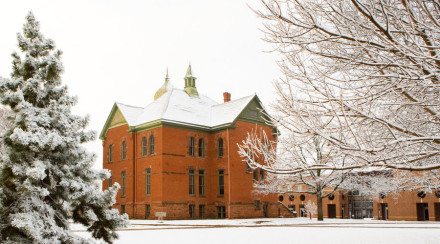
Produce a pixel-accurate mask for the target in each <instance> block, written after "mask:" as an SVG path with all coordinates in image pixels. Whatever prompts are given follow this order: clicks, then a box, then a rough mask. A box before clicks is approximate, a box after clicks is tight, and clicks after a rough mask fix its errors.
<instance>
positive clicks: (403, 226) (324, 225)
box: [73, 222, 440, 232]
mask: <svg viewBox="0 0 440 244" xmlns="http://www.w3.org/2000/svg"><path fill="white" fill-rule="evenodd" d="M433 224H434V225H435V224H436V223H430V222H405V223H401V224H400V223H399V224H396V223H394V222H393V223H386V222H384V223H298V224H284V225H275V224H267V223H264V222H260V223H258V222H256V223H255V224H253V225H234V224H230V225H228V224H224V225H199V224H167V223H157V224H131V226H133V227H135V226H136V227H137V228H130V227H128V228H126V229H118V230H116V231H138V230H171V229H212V228H261V227H277V228H279V227H282V228H285V227H299V228H304V227H307V228H310V227H312V228H313V227H316V228H358V229H359V228H368V229H425V230H426V229H438V230H440V225H438V226H425V225H433ZM387 225H388V226H387ZM407 225H417V226H407ZM73 232H86V230H74V231H73Z"/></svg>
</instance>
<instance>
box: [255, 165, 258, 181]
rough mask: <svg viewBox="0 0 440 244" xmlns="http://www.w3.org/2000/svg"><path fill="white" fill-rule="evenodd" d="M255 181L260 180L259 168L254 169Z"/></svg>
mask: <svg viewBox="0 0 440 244" xmlns="http://www.w3.org/2000/svg"><path fill="white" fill-rule="evenodd" d="M254 181H258V168H256V169H254Z"/></svg>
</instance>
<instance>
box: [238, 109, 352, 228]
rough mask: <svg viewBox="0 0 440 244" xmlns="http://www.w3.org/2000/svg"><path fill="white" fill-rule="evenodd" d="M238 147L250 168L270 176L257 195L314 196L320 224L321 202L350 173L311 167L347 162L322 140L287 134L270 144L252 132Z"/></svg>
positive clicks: (321, 216) (258, 186)
mask: <svg viewBox="0 0 440 244" xmlns="http://www.w3.org/2000/svg"><path fill="white" fill-rule="evenodd" d="M272 118H277V117H275V116H272ZM238 147H239V154H240V156H242V157H243V158H244V161H246V163H247V164H248V165H249V166H250V167H251V168H261V169H263V170H264V171H265V172H267V177H266V179H265V184H255V187H256V188H257V191H263V192H267V193H269V192H277V193H305V194H310V195H315V196H316V202H317V213H318V220H323V219H324V214H323V204H322V200H323V199H324V198H326V197H329V196H331V195H333V193H334V192H335V191H336V190H338V189H339V187H340V186H341V184H343V182H344V180H345V179H346V178H347V177H348V176H350V172H351V170H343V171H342V170H332V169H320V168H317V169H314V167H311V166H316V165H319V166H320V167H322V168H323V167H324V166H328V167H329V168H333V167H337V165H343V164H344V162H345V159H344V157H345V155H344V154H341V153H340V152H339V151H338V150H335V149H336V148H334V147H333V146H332V145H331V144H329V143H327V142H326V141H325V140H323V139H322V138H321V137H319V136H313V137H301V135H298V134H296V133H293V132H291V131H290V132H288V131H286V134H285V135H283V136H280V137H279V139H278V141H277V142H273V141H272V142H271V141H269V140H268V139H267V136H266V135H265V134H264V132H262V133H261V135H259V133H256V132H253V133H250V134H249V135H248V137H247V139H246V140H245V141H243V143H242V144H240V145H238ZM299 169H301V170H299ZM292 171H299V172H296V173H292ZM296 186H300V187H296ZM303 186H304V188H303Z"/></svg>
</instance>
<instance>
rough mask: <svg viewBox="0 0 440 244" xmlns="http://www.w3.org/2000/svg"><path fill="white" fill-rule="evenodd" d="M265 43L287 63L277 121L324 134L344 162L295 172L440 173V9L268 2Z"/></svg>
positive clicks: (385, 0)
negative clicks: (385, 170)
mask: <svg viewBox="0 0 440 244" xmlns="http://www.w3.org/2000/svg"><path fill="white" fill-rule="evenodd" d="M261 2H262V4H263V9H262V10H255V12H256V13H257V14H258V15H259V16H260V17H261V18H263V19H264V20H265V22H264V26H265V29H264V32H265V40H266V41H267V42H269V43H272V44H273V45H274V51H275V52H277V53H279V54H280V55H281V57H282V58H281V60H280V66H281V68H282V70H283V73H284V77H283V78H281V79H279V80H278V81H276V82H275V86H276V88H277V92H278V100H277V101H276V103H275V110H276V111H277V112H278V115H277V116H276V118H275V119H276V122H277V124H278V126H280V127H284V129H285V130H287V131H289V132H293V133H296V134H298V135H302V136H307V135H309V136H310V135H318V136H320V137H322V138H324V140H325V141H326V142H327V143H330V144H331V145H332V146H333V147H336V148H338V149H339V150H340V151H341V152H343V153H344V154H345V155H346V158H345V159H346V161H345V162H346V163H345V164H333V165H331V166H329V165H327V164H325V165H323V164H321V163H320V162H319V161H317V162H316V164H310V165H308V166H307V169H305V168H304V167H303V166H301V167H297V168H291V170H290V173H295V172H300V171H305V170H308V169H318V168H319V169H332V170H347V169H354V168H365V167H377V168H382V169H383V168H389V169H400V170H410V171H429V170H432V172H433V173H436V174H437V175H438V169H439V168H440V121H439V120H440V118H439V112H440V98H439V94H440V56H439V48H440V46H439V44H440V3H439V2H438V1H435V0H284V1H281V0H262V1H261Z"/></svg>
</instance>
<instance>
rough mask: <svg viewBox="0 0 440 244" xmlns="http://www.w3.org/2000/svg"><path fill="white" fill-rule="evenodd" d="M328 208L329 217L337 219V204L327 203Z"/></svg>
mask: <svg viewBox="0 0 440 244" xmlns="http://www.w3.org/2000/svg"><path fill="white" fill-rule="evenodd" d="M327 209H328V218H329V219H335V218H336V204H327Z"/></svg>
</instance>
